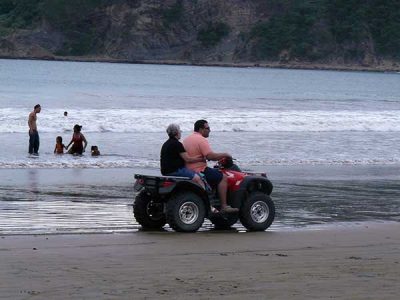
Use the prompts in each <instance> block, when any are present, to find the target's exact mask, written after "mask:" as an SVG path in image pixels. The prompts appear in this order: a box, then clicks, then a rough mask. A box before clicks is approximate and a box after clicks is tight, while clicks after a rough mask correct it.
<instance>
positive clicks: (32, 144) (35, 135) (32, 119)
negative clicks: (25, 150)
mask: <svg viewBox="0 0 400 300" xmlns="http://www.w3.org/2000/svg"><path fill="white" fill-rule="evenodd" d="M41 109H42V108H41V107H40V104H36V105H35V107H34V108H33V111H32V112H31V113H30V114H29V117H28V126H29V154H33V155H39V153H38V151H39V132H38V130H37V126H36V120H37V114H38V113H40V110H41Z"/></svg>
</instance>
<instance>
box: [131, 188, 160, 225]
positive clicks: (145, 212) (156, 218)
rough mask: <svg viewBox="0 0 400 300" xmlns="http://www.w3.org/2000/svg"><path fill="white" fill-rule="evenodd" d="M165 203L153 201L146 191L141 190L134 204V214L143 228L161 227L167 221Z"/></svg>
mask: <svg viewBox="0 0 400 300" xmlns="http://www.w3.org/2000/svg"><path fill="white" fill-rule="evenodd" d="M163 208H164V205H163V203H157V202H154V201H152V199H151V197H150V196H149V195H147V194H146V193H145V192H144V191H142V192H140V193H139V194H138V195H137V196H136V198H135V203H134V205H133V215H134V216H135V219H136V221H137V222H138V223H139V224H140V225H141V226H142V227H143V229H153V230H154V229H161V228H162V227H163V226H164V225H165V224H166V223H167V221H166V218H165V214H164V212H163Z"/></svg>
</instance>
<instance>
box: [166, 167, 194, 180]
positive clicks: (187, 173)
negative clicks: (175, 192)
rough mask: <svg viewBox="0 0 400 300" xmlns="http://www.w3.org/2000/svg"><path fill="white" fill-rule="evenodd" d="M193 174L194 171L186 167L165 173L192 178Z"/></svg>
mask: <svg viewBox="0 0 400 300" xmlns="http://www.w3.org/2000/svg"><path fill="white" fill-rule="evenodd" d="M194 175H196V172H195V171H192V170H190V169H188V168H180V169H178V170H176V171H175V172H172V173H169V174H167V176H178V177H189V178H190V179H193V177H194Z"/></svg>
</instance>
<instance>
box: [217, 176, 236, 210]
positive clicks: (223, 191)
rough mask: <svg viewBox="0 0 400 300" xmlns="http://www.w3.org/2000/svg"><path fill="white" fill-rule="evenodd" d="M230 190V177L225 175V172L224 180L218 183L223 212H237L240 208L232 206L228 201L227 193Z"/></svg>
mask: <svg viewBox="0 0 400 300" xmlns="http://www.w3.org/2000/svg"><path fill="white" fill-rule="evenodd" d="M227 191H228V178H227V177H226V176H225V174H224V175H223V177H222V180H221V181H220V183H219V184H218V195H219V200H220V201H221V211H222V212H224V211H225V212H228V213H235V212H238V211H239V209H238V208H233V207H230V206H229V205H228V203H227V201H226V193H227Z"/></svg>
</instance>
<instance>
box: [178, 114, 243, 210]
mask: <svg viewBox="0 0 400 300" xmlns="http://www.w3.org/2000/svg"><path fill="white" fill-rule="evenodd" d="M210 131H211V129H210V126H209V125H208V122H207V121H206V120H198V121H196V123H194V132H193V133H192V134H191V135H189V136H188V137H187V138H185V139H184V141H183V145H184V147H185V150H186V152H187V154H188V155H189V156H191V157H196V158H206V159H207V160H214V161H218V160H220V159H221V158H224V157H231V155H230V154H229V153H216V152H213V151H212V150H211V147H210V144H209V143H208V140H207V138H208V136H209V135H210ZM186 167H187V168H189V169H191V170H193V171H195V172H202V173H203V174H204V176H205V177H206V180H207V182H208V183H209V184H210V185H211V186H218V195H219V198H220V201H221V212H225V213H235V212H238V211H239V209H237V208H233V207H230V206H229V205H227V202H226V192H227V189H228V180H227V178H226V176H225V175H224V174H223V173H222V172H220V171H219V170H217V169H214V168H209V167H207V162H205V161H200V162H195V163H186Z"/></svg>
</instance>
